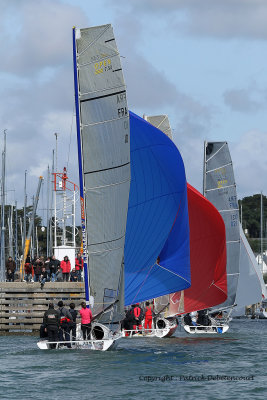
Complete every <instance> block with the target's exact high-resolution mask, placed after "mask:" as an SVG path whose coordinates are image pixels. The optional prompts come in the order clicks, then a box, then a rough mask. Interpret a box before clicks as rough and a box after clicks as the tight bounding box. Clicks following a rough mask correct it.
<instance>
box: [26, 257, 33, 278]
mask: <svg viewBox="0 0 267 400" xmlns="http://www.w3.org/2000/svg"><path fill="white" fill-rule="evenodd" d="M32 277H33V275H32V262H31V257H30V255H29V254H28V255H27V257H26V260H25V265H24V279H25V281H26V282H31V280H32Z"/></svg>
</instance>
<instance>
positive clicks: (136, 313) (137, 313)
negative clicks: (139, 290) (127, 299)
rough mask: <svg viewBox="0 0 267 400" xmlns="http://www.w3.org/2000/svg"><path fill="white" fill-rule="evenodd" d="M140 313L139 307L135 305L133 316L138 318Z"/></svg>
mask: <svg viewBox="0 0 267 400" xmlns="http://www.w3.org/2000/svg"><path fill="white" fill-rule="evenodd" d="M140 315H141V308H140V307H135V308H134V316H135V318H136V319H138V318H139V317H140Z"/></svg>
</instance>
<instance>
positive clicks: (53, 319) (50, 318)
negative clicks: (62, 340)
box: [43, 303, 60, 348]
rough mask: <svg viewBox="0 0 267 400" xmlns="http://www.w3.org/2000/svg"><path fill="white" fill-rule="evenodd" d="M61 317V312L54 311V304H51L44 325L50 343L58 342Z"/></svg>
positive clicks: (54, 345)
mask: <svg viewBox="0 0 267 400" xmlns="http://www.w3.org/2000/svg"><path fill="white" fill-rule="evenodd" d="M59 323H60V316H59V312H58V311H56V310H55V309H54V304H53V303H50V304H49V307H48V310H47V311H46V312H45V313H44V318H43V324H44V328H45V331H46V332H47V334H48V341H49V342H57V341H58V333H59ZM55 347H56V343H54V344H51V348H55Z"/></svg>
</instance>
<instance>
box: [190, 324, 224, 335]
mask: <svg viewBox="0 0 267 400" xmlns="http://www.w3.org/2000/svg"><path fill="white" fill-rule="evenodd" d="M228 329H229V325H227V324H225V325H210V326H204V325H197V326H194V325H184V330H185V331H186V332H187V333H190V334H202V335H203V334H213V335H214V334H222V333H225V332H227V331H228Z"/></svg>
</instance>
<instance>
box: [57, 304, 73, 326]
mask: <svg viewBox="0 0 267 400" xmlns="http://www.w3.org/2000/svg"><path fill="white" fill-rule="evenodd" d="M70 321H71V320H70V319H69V318H68V317H66V316H65V315H64V314H63V311H62V308H61V310H60V321H59V323H60V325H63V324H66V323H69V322H70Z"/></svg>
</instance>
